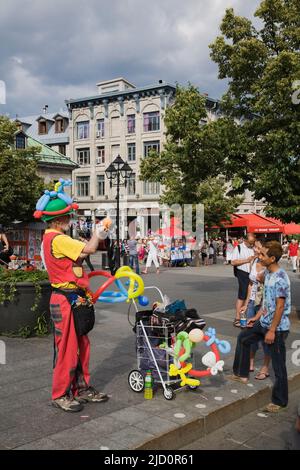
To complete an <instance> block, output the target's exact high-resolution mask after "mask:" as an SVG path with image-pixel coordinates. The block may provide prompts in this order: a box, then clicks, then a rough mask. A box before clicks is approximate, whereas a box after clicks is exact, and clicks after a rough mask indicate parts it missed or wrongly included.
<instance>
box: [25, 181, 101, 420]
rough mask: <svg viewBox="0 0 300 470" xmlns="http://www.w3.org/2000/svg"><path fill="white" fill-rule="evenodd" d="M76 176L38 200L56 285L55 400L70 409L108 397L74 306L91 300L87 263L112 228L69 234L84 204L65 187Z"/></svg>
mask: <svg viewBox="0 0 300 470" xmlns="http://www.w3.org/2000/svg"><path fill="white" fill-rule="evenodd" d="M70 185H71V181H64V180H63V179H60V180H59V182H58V183H56V185H55V190H54V191H45V194H44V195H43V196H42V197H41V198H40V199H39V201H38V202H37V205H36V211H35V213H34V217H35V218H36V219H41V220H43V221H44V222H46V223H47V225H48V227H47V229H46V231H45V234H44V237H43V243H42V259H43V263H44V265H45V268H46V270H47V272H48V275H49V280H50V282H51V286H52V289H53V291H52V295H51V299H50V312H51V318H52V320H53V323H54V361H53V383H52V405H53V406H54V407H56V408H60V409H62V410H64V411H70V412H75V411H81V410H82V409H83V404H84V403H87V402H93V403H98V402H103V401H106V400H108V396H107V395H106V394H104V393H100V392H98V391H97V390H95V388H93V387H91V386H90V374H89V360H90V341H89V338H88V336H87V334H84V333H82V332H80V331H79V328H78V327H77V324H75V313H74V314H72V309H71V305H72V308H73V305H74V304H76V305H78V299H79V303H80V304H82V303H83V304H84V305H89V306H90V308H91V311H92V315H91V317H92V318H93V319H92V325H91V326H90V328H89V329H91V328H92V327H93V324H94V311H93V306H92V302H91V301H90V296H89V291H88V287H89V279H88V276H87V274H86V273H85V272H84V270H83V268H82V262H83V260H84V258H86V257H87V256H88V255H90V254H92V253H95V252H96V250H97V248H98V244H99V240H100V239H103V238H105V231H106V230H107V227H104V226H103V225H102V226H100V227H99V226H97V230H96V231H95V232H94V233H93V235H92V237H91V239H90V241H89V242H87V243H84V242H81V241H78V240H73V239H72V238H71V237H69V236H68V235H66V232H67V231H68V230H69V228H70V224H71V216H72V214H73V213H74V212H75V210H76V209H78V205H77V204H75V203H73V200H72V199H71V198H70V197H69V196H68V195H67V194H66V193H65V192H64V186H70Z"/></svg>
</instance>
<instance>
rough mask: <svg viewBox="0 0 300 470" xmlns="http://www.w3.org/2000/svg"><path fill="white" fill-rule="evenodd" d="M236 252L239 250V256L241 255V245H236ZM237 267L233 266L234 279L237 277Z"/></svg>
mask: <svg viewBox="0 0 300 470" xmlns="http://www.w3.org/2000/svg"><path fill="white" fill-rule="evenodd" d="M238 250H239V254H241V245H238ZM237 269H238V268H237V266H233V274H234V276H235V277H237V275H238V273H237Z"/></svg>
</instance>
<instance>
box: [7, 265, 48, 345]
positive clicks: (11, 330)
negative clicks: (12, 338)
mask: <svg viewBox="0 0 300 470" xmlns="http://www.w3.org/2000/svg"><path fill="white" fill-rule="evenodd" d="M50 295H51V286H50V282H49V280H48V274H47V272H46V271H38V270H34V271H23V270H10V269H3V268H0V334H9V335H16V336H23V337H27V336H31V335H45V334H47V333H48V331H49V324H50V312H49V300H50Z"/></svg>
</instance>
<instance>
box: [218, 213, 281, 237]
mask: <svg viewBox="0 0 300 470" xmlns="http://www.w3.org/2000/svg"><path fill="white" fill-rule="evenodd" d="M222 226H223V227H224V228H228V229H230V228H241V227H245V228H246V229H247V232H252V233H282V232H283V230H284V228H283V224H282V223H281V222H280V221H277V222H274V221H272V220H271V219H269V218H268V217H263V216H262V215H258V214H254V213H251V214H233V215H232V216H231V223H230V222H227V221H224V223H223V224H222Z"/></svg>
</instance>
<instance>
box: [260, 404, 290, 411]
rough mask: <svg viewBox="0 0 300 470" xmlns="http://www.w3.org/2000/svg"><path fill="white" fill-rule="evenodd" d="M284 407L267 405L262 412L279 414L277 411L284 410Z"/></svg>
mask: <svg viewBox="0 0 300 470" xmlns="http://www.w3.org/2000/svg"><path fill="white" fill-rule="evenodd" d="M284 408H285V407H284V406H280V405H275V403H269V404H268V405H267V406H266V407H265V408H264V409H263V411H264V412H266V413H279V411H282V410H284Z"/></svg>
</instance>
